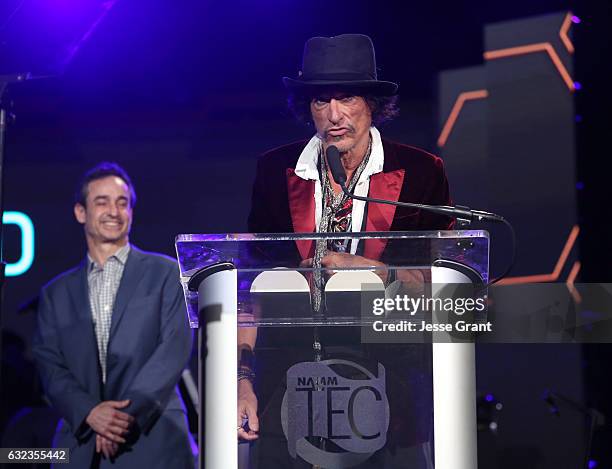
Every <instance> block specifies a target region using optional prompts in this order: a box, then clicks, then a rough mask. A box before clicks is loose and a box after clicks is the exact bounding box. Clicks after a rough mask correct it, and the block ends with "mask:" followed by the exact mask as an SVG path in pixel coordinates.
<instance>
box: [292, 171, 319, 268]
mask: <svg viewBox="0 0 612 469" xmlns="http://www.w3.org/2000/svg"><path fill="white" fill-rule="evenodd" d="M287 191H288V195H289V211H290V212H291V222H292V223H293V231H294V232H295V233H314V231H315V200H314V191H315V181H310V180H306V179H302V178H301V177H299V176H297V175H296V174H295V171H294V170H293V168H288V169H287ZM295 243H296V244H297V248H298V251H299V252H300V256H301V257H302V259H308V258H309V257H312V256H313V255H314V242H313V241H312V240H296V242H295Z"/></svg>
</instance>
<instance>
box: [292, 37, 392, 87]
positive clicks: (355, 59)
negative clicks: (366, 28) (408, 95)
mask: <svg viewBox="0 0 612 469" xmlns="http://www.w3.org/2000/svg"><path fill="white" fill-rule="evenodd" d="M283 83H284V84H285V87H286V88H287V89H288V90H290V91H294V92H300V91H301V92H305V93H309V92H316V90H317V89H320V88H324V87H327V88H329V87H337V88H347V89H351V90H353V89H358V90H364V91H367V92H369V93H372V94H375V95H381V96H392V95H394V94H395V92H396V91H397V84H396V83H392V82H390V81H381V80H378V79H377V76H376V57H375V54H374V44H372V40H371V39H370V38H369V37H368V36H366V35H365V34H341V35H340V36H334V37H312V38H310V39H308V41H306V45H305V46H304V56H303V59H302V70H301V71H300V72H299V76H298V78H296V79H293V78H289V77H283Z"/></svg>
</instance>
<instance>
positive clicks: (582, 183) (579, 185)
mask: <svg viewBox="0 0 612 469" xmlns="http://www.w3.org/2000/svg"><path fill="white" fill-rule="evenodd" d="M576 189H578V190H579V191H581V190H582V189H584V182H577V183H576Z"/></svg>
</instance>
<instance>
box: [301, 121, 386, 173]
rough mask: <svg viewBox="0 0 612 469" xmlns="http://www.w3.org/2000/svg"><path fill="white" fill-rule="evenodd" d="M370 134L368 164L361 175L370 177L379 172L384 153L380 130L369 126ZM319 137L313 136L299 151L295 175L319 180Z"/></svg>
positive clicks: (383, 160)
mask: <svg viewBox="0 0 612 469" xmlns="http://www.w3.org/2000/svg"><path fill="white" fill-rule="evenodd" d="M370 135H371V136H372V152H371V153H370V159H369V160H368V164H367V165H366V167H365V168H364V169H363V173H362V177H370V176H371V175H372V174H376V173H380V172H382V170H383V165H384V163H385V153H384V151H383V146H382V139H381V137H380V132H379V131H378V129H377V128H376V127H370ZM321 145H322V143H321V139H320V138H319V137H317V136H316V135H315V136H313V137H312V138H311V139H310V140H309V141H308V143H307V144H306V146H305V147H304V149H303V150H302V153H300V157H299V158H298V161H297V164H296V165H295V175H296V176H298V177H300V178H302V179H306V180H314V181H318V180H319V169H318V167H317V165H318V163H319V153H320V151H321Z"/></svg>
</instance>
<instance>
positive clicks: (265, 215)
mask: <svg viewBox="0 0 612 469" xmlns="http://www.w3.org/2000/svg"><path fill="white" fill-rule="evenodd" d="M306 143H307V141H299V142H295V143H290V144H288V145H284V146H282V147H279V148H276V149H274V150H271V151H269V152H267V153H265V154H264V155H262V157H261V158H260V159H259V161H258V163H257V173H256V176H255V183H254V186H253V198H252V205H251V213H250V214H249V221H248V228H249V231H250V232H251V233H292V232H296V233H309V232H314V231H315V202H314V191H315V181H308V180H304V179H302V178H300V177H298V176H296V175H295V172H294V169H295V166H296V164H297V160H298V158H299V156H300V153H301V152H302V150H303V149H304V147H305V146H306ZM382 143H383V149H384V154H385V162H384V166H383V171H382V172H381V173H378V174H374V175H372V176H371V178H370V189H369V193H368V196H369V197H374V198H379V199H387V200H394V201H398V200H399V201H402V202H415V203H421V204H431V205H450V204H451V200H450V195H449V190H448V181H447V180H446V174H445V172H444V165H443V163H442V160H441V159H440V158H438V157H437V156H434V155H432V154H430V153H427V152H426V151H424V150H421V149H419V148H415V147H411V146H408V145H402V144H400V143H395V142H391V141H388V140H385V139H383V140H382ZM366 213H367V216H366V231H413V230H446V229H450V228H451V227H452V224H453V223H452V222H451V220H450V219H449V218H447V217H444V216H440V215H435V214H431V213H426V212H424V211H421V210H415V209H408V208H400V207H395V206H392V205H383V204H375V203H368V208H367V211H366ZM385 244H386V242H385V240H380V239H372V240H368V241H367V242H366V243H365V246H364V252H363V256H364V257H366V258H368V259H380V258H381V255H382V252H383V251H384V249H385ZM298 250H299V252H300V257H302V258H303V259H305V258H307V257H312V253H313V243H312V242H310V241H306V242H299V243H298Z"/></svg>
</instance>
